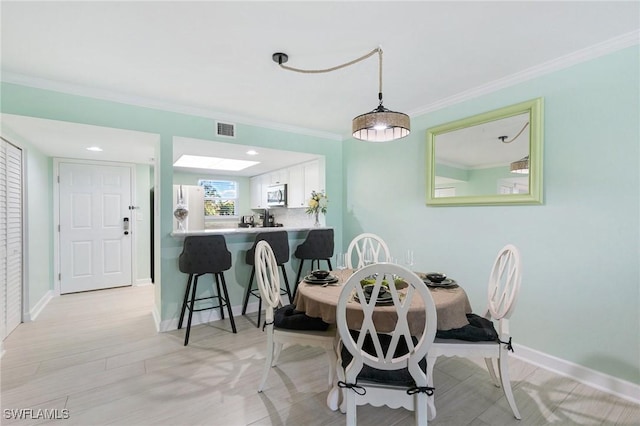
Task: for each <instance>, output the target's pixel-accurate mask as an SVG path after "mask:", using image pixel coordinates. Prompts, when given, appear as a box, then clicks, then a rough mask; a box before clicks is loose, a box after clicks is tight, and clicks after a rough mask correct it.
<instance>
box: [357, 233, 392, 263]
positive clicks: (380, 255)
mask: <svg viewBox="0 0 640 426" xmlns="http://www.w3.org/2000/svg"><path fill="white" fill-rule="evenodd" d="M354 255H355V257H356V263H355V265H356V266H355V269H359V268H362V267H363V266H365V265H366V263H367V262H368V261H370V262H373V263H375V262H389V261H390V260H391V252H390V251H389V247H387V244H386V243H385V242H384V240H383V239H382V238H380V237H379V236H377V235H376V234H371V233H367V232H365V233H362V234H360V235H358V236H356V237H355V238H354V239H353V240H351V242H350V243H349V247H348V248H347V268H349V269H354V263H353V257H354ZM368 255H370V256H371V259H367V256H368Z"/></svg>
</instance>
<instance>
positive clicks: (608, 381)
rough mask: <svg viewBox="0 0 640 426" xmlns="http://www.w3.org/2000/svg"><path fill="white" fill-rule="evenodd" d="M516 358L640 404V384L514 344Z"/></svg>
mask: <svg viewBox="0 0 640 426" xmlns="http://www.w3.org/2000/svg"><path fill="white" fill-rule="evenodd" d="M513 347H514V349H515V352H514V353H513V355H511V356H513V357H514V358H518V359H521V360H522V361H525V362H528V363H530V364H533V365H536V366H538V367H541V368H544V369H546V370H549V371H552V372H554V373H557V374H560V375H562V376H566V377H569V378H571V379H573V380H576V381H578V382H580V383H584V384H585V385H587V386H591V387H592V388H595V389H598V390H601V391H603V392H607V393H610V394H612V395H615V396H618V397H620V398H623V399H626V400H628V401H631V402H634V403H636V404H640V385H637V384H635V383H631V382H628V381H626V380H622V379H619V378H617V377H613V376H610V375H608V374H605V373H601V372H599V371H596V370H592V369H590V368H587V367H583V366H582V365H578V364H574V363H572V362H569V361H566V360H564V359H561V358H557V357H555V356H553V355H548V354H545V353H543V352H540V351H537V350H535V349H531V348H528V347H526V346H522V345H518V344H514V345H513Z"/></svg>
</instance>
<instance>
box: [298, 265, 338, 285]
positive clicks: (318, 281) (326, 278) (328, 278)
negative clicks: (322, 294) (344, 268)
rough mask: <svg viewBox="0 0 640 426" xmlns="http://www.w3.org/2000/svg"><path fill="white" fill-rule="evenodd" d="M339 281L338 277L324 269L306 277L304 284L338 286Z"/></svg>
mask: <svg viewBox="0 0 640 426" xmlns="http://www.w3.org/2000/svg"><path fill="white" fill-rule="evenodd" d="M338 281H339V279H338V277H336V276H335V275H332V274H331V272H330V271H327V270H323V269H317V270H315V271H312V272H311V274H309V275H307V276H305V277H304V282H305V283H307V284H311V285H321V286H328V285H338V284H337V283H338Z"/></svg>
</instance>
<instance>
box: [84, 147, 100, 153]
mask: <svg viewBox="0 0 640 426" xmlns="http://www.w3.org/2000/svg"><path fill="white" fill-rule="evenodd" d="M87 151H95V152H102V148H100V147H99V146H90V147H89V148H87Z"/></svg>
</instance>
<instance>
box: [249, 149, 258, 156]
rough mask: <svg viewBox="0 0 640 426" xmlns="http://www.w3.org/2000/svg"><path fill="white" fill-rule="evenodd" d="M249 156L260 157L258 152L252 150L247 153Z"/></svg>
mask: <svg viewBox="0 0 640 426" xmlns="http://www.w3.org/2000/svg"><path fill="white" fill-rule="evenodd" d="M247 155H258V151H256V150H254V149H250V150H249V151H247Z"/></svg>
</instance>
